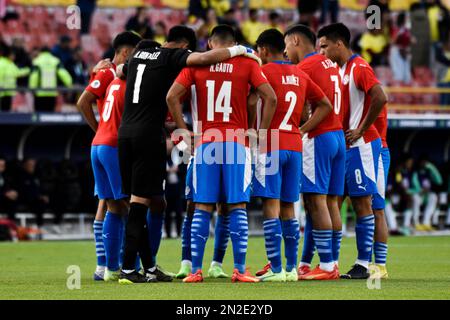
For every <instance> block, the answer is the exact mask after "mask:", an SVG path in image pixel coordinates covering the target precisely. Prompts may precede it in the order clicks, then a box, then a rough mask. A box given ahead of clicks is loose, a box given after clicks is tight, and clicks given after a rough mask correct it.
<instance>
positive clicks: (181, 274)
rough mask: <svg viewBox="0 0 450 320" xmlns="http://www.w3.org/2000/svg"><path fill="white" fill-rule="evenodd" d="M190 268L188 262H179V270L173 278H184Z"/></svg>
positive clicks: (189, 271)
mask: <svg viewBox="0 0 450 320" xmlns="http://www.w3.org/2000/svg"><path fill="white" fill-rule="evenodd" d="M191 271H192V269H191V267H190V266H189V265H188V264H181V268H180V271H178V273H177V274H176V275H175V278H177V279H184V278H186V277H187V276H188V275H189V274H190V273H191Z"/></svg>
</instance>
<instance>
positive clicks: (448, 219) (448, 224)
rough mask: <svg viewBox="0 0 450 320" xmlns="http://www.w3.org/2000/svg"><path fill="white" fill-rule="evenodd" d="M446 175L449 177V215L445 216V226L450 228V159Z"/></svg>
mask: <svg viewBox="0 0 450 320" xmlns="http://www.w3.org/2000/svg"><path fill="white" fill-rule="evenodd" d="M445 171H446V172H445V177H446V179H447V183H446V185H447V190H446V192H447V216H446V218H445V228H446V229H450V161H448V162H447V165H446V170H445Z"/></svg>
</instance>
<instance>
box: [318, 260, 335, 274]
mask: <svg viewBox="0 0 450 320" xmlns="http://www.w3.org/2000/svg"><path fill="white" fill-rule="evenodd" d="M320 269H322V270H323V271H327V272H331V271H333V270H334V262H325V263H324V262H321V263H320Z"/></svg>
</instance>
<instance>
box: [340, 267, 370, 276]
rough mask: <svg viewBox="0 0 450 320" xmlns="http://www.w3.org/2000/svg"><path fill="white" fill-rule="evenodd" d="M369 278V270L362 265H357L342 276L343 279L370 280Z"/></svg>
mask: <svg viewBox="0 0 450 320" xmlns="http://www.w3.org/2000/svg"><path fill="white" fill-rule="evenodd" d="M369 277H370V273H369V270H368V269H367V268H366V267H364V266H362V265H360V264H355V265H354V266H353V267H352V268H351V269H350V271H349V272H347V273H346V274H341V279H368V278H369Z"/></svg>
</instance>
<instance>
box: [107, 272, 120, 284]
mask: <svg viewBox="0 0 450 320" xmlns="http://www.w3.org/2000/svg"><path fill="white" fill-rule="evenodd" d="M119 275H120V272H119V271H111V270H108V269H106V270H105V277H104V280H105V281H106V282H108V281H117V280H119Z"/></svg>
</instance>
